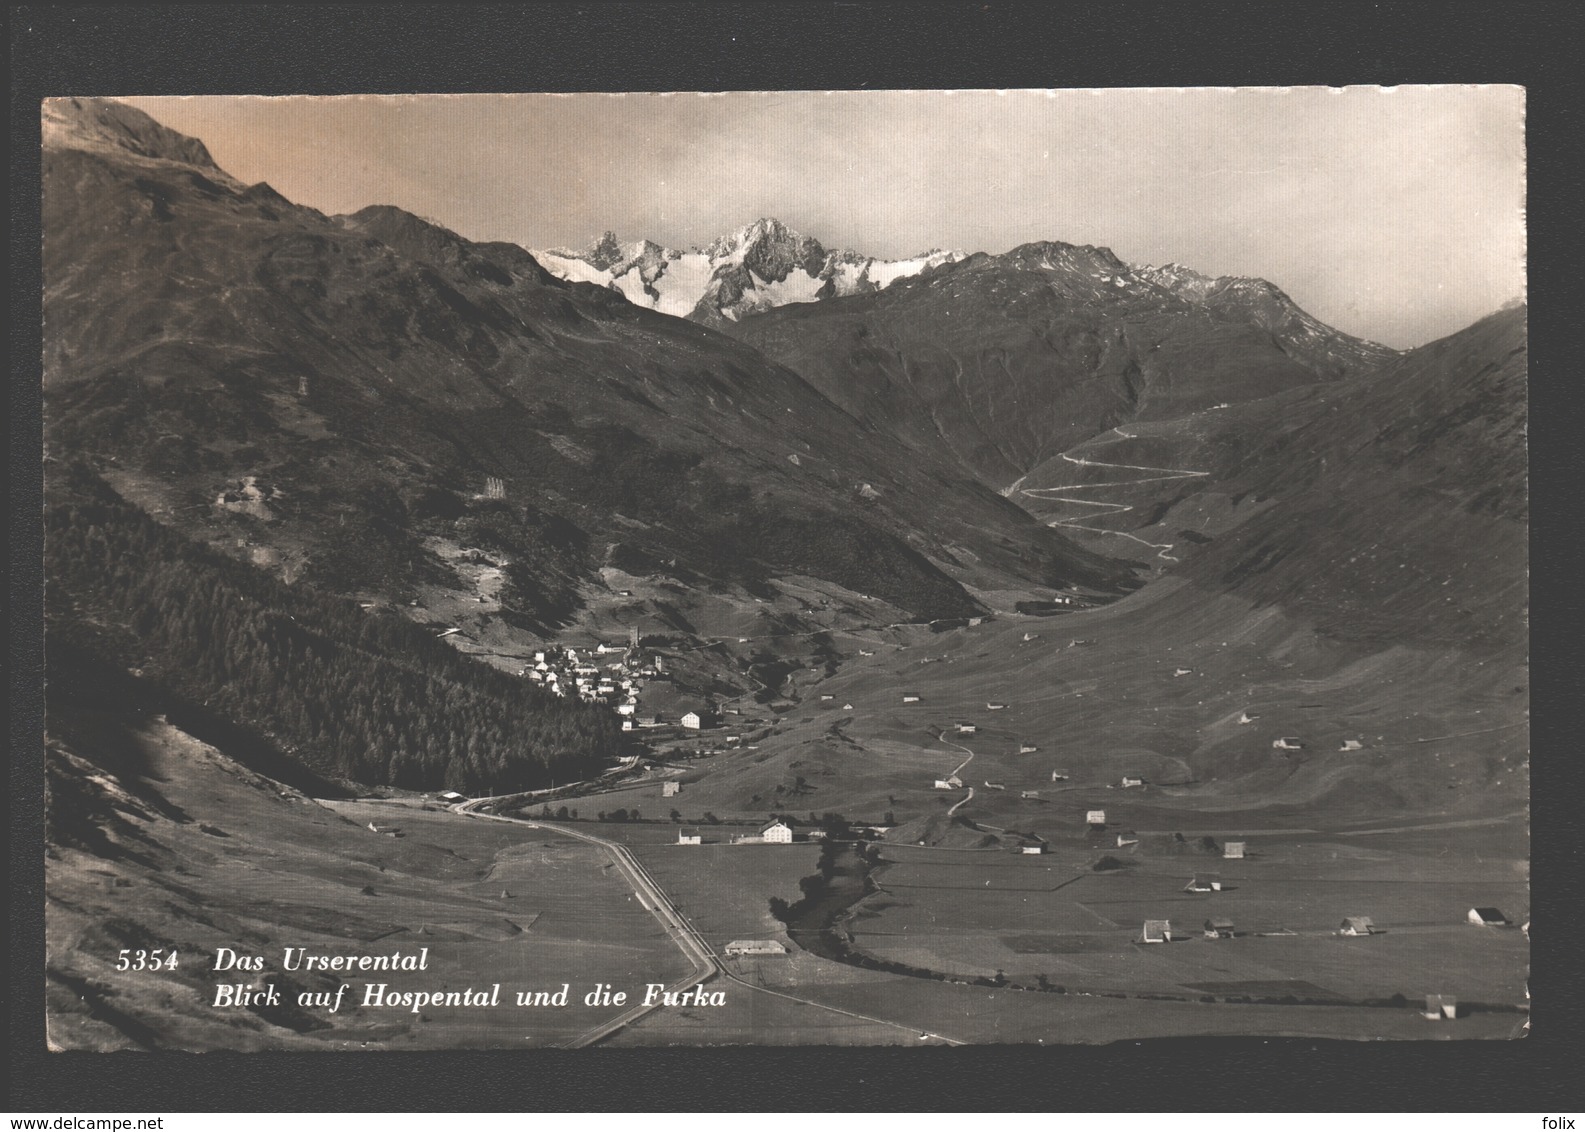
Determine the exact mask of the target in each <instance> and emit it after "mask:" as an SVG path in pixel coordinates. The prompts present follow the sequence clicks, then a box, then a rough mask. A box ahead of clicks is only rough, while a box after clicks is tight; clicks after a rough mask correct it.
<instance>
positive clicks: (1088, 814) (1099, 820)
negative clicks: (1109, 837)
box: [1084, 810, 1106, 829]
mask: <svg viewBox="0 0 1585 1132" xmlns="http://www.w3.org/2000/svg"><path fill="white" fill-rule="evenodd" d="M1084 820H1085V821H1087V822H1089V823H1090V828H1091V829H1105V828H1106V811H1105V810H1087V811H1085V814H1084Z"/></svg>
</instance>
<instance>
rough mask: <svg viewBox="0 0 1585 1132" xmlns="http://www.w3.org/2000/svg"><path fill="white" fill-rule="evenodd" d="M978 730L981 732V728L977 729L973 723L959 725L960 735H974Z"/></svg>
mask: <svg viewBox="0 0 1585 1132" xmlns="http://www.w3.org/2000/svg"><path fill="white" fill-rule="evenodd" d="M978 730H979V728H978V727H975V726H974V724H972V723H960V724H958V734H959V735H973V734H974V733H975V732H976V731H978Z"/></svg>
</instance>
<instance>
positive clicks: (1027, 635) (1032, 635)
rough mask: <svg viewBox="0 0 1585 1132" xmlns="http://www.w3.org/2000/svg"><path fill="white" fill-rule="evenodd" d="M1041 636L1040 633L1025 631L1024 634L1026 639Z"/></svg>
mask: <svg viewBox="0 0 1585 1132" xmlns="http://www.w3.org/2000/svg"><path fill="white" fill-rule="evenodd" d="M1039 637H1040V634H1039V633H1025V634H1024V640H1026V641H1033V640H1037V639H1039Z"/></svg>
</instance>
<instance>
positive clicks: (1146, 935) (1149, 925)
mask: <svg viewBox="0 0 1585 1132" xmlns="http://www.w3.org/2000/svg"><path fill="white" fill-rule="evenodd" d="M1139 942H1140V943H1171V942H1172V921H1171V920H1146V921H1145V928H1144V930H1143V931H1142V932H1140V933H1139Z"/></svg>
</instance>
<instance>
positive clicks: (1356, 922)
mask: <svg viewBox="0 0 1585 1132" xmlns="http://www.w3.org/2000/svg"><path fill="white" fill-rule="evenodd" d="M1375 931H1376V925H1375V924H1373V923H1372V922H1371V919H1370V917H1369V916H1349V917H1347V918H1346V919H1344V921H1343V923H1342V925H1341V926H1340V927H1339V928H1338V929H1337V934H1338V935H1373V934H1374V933H1375Z"/></svg>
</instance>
